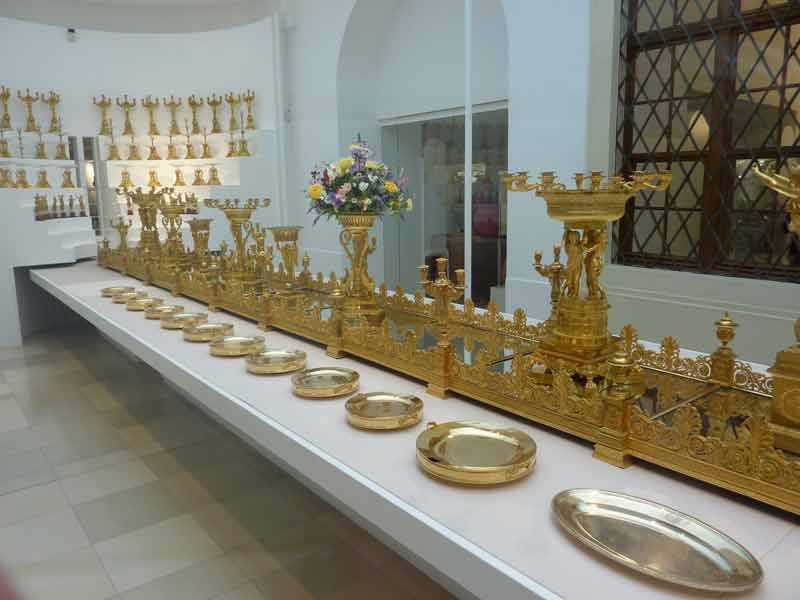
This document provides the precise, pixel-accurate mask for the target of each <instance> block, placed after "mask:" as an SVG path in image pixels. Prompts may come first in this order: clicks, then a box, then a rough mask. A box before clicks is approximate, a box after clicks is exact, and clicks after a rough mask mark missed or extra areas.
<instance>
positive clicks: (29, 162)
mask: <svg viewBox="0 0 800 600" xmlns="http://www.w3.org/2000/svg"><path fill="white" fill-rule="evenodd" d="M9 164H12V165H14V166H15V167H36V168H39V169H41V168H44V167H58V168H59V169H64V168H66V167H72V168H73V169H74V168H75V161H74V160H55V159H52V158H31V157H28V156H26V157H24V158H19V157H18V156H17V157H14V156H12V157H11V158H6V157H0V166H5V165H9Z"/></svg>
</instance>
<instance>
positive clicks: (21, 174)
mask: <svg viewBox="0 0 800 600" xmlns="http://www.w3.org/2000/svg"><path fill="white" fill-rule="evenodd" d="M15 187H18V188H22V189H27V188H29V187H31V184H30V183H28V170H27V169H25V168H24V167H20V168H19V169H17V183H16V185H15Z"/></svg>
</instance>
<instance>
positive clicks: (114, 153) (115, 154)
mask: <svg viewBox="0 0 800 600" xmlns="http://www.w3.org/2000/svg"><path fill="white" fill-rule="evenodd" d="M108 132H109V133H108V134H109V136H110V137H111V143H110V144H109V145H108V160H122V157H121V156H120V154H119V148H118V147H117V142H116V141H115V140H114V125H113V123H109V127H108ZM131 143H133V138H132V137H131ZM137 152H138V150H137Z"/></svg>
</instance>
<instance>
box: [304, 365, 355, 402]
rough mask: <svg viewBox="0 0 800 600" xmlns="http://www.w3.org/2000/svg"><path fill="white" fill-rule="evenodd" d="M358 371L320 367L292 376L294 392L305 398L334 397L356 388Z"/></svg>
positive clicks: (353, 390) (348, 392)
mask: <svg viewBox="0 0 800 600" xmlns="http://www.w3.org/2000/svg"><path fill="white" fill-rule="evenodd" d="M358 379H359V377H358V373H356V372H355V371H353V370H351V369H341V368H338V367H322V368H318V369H306V370H305V371H301V372H300V373H297V374H296V375H293V376H292V385H293V386H294V393H295V394H297V395H298V396H304V397H306V398H335V397H336V396H344V395H345V394H350V393H352V392H355V391H356V390H357V389H358Z"/></svg>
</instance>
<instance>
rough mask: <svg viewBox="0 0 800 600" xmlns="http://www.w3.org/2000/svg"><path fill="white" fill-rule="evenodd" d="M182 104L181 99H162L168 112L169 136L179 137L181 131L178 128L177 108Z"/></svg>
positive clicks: (173, 97) (171, 97) (172, 97)
mask: <svg viewBox="0 0 800 600" xmlns="http://www.w3.org/2000/svg"><path fill="white" fill-rule="evenodd" d="M182 103H183V99H181V98H178V99H176V98H175V96H170V97H169V100H167V99H166V98H164V106H166V107H167V109H168V110H169V134H170V135H180V134H181V130H180V129H179V128H178V108H179V107H180V105H181V104H182Z"/></svg>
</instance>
